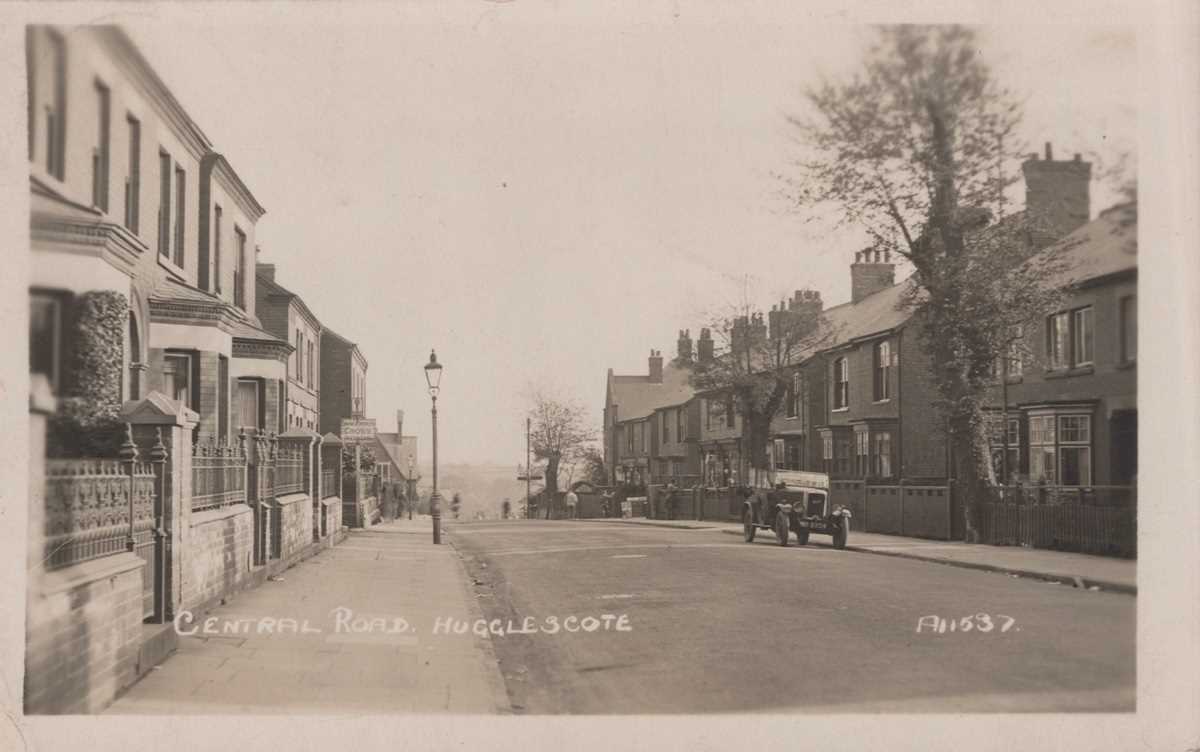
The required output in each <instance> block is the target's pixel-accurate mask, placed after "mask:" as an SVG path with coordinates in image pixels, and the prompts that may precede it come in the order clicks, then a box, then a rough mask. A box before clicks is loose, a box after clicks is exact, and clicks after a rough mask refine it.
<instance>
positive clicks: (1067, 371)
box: [1045, 365, 1096, 379]
mask: <svg viewBox="0 0 1200 752" xmlns="http://www.w3.org/2000/svg"><path fill="white" fill-rule="evenodd" d="M1095 372H1096V368H1095V366H1093V365H1086V366H1077V367H1075V368H1056V369H1054V370H1052V371H1051V370H1048V371H1046V375H1045V377H1046V378H1047V379H1066V378H1070V377H1072V376H1088V375H1090V374H1093V373H1095Z"/></svg>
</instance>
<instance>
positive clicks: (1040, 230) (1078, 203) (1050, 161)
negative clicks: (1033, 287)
mask: <svg viewBox="0 0 1200 752" xmlns="http://www.w3.org/2000/svg"><path fill="white" fill-rule="evenodd" d="M1021 172H1022V173H1023V174H1024V175H1025V212H1026V214H1027V218H1028V220H1029V222H1030V224H1031V225H1032V226H1033V227H1034V228H1035V232H1034V248H1035V249H1038V248H1042V247H1045V246H1047V245H1049V244H1050V243H1053V242H1054V241H1056V240H1059V239H1061V238H1062V237H1064V236H1066V235H1067V234H1069V233H1070V232H1071V231H1072V230H1075V229H1076V228H1078V227H1080V226H1081V225H1083V224H1085V223H1086V222H1087V221H1088V220H1089V219H1090V218H1091V197H1090V195H1089V189H1090V184H1091V181H1092V164H1091V163H1090V162H1084V161H1083V158H1082V155H1080V154H1075V155H1074V157H1073V158H1072V159H1070V160H1066V159H1064V160H1059V161H1057V162H1056V161H1054V151H1053V150H1052V149H1051V147H1050V143H1049V142H1047V143H1046V158H1045V159H1038V155H1037V154H1036V153H1034V154H1030V155H1029V159H1027V160H1025V162H1024V163H1022V164H1021Z"/></svg>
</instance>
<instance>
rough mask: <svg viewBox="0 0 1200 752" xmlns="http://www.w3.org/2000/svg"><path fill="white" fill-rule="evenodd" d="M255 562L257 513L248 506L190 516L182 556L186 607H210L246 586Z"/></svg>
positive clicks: (237, 506) (238, 505)
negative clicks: (255, 517)
mask: <svg viewBox="0 0 1200 752" xmlns="http://www.w3.org/2000/svg"><path fill="white" fill-rule="evenodd" d="M253 562H254V513H253V511H252V510H251V509H250V507H248V506H246V505H245V504H235V505H233V506H231V507H226V508H224V509H218V510H213V511H210V512H199V513H197V514H193V515H192V517H191V528H190V530H189V535H188V540H187V546H186V548H185V549H184V553H183V572H182V575H183V603H184V607H185V608H189V609H192V608H196V607H198V606H204V605H208V604H210V603H212V602H214V601H216V600H217V599H219V598H221V597H223V596H225V595H229V594H230V593H233V592H234V591H236V590H238V589H240V588H241V587H244V586H245V585H246V584H247V583H248V581H249V579H250V576H251V566H252V564H253Z"/></svg>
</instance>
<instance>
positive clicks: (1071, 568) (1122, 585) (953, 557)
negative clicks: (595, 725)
mask: <svg viewBox="0 0 1200 752" xmlns="http://www.w3.org/2000/svg"><path fill="white" fill-rule="evenodd" d="M578 521H579V522H583V521H585V520H578ZM586 521H587V522H596V523H601V524H608V523H616V524H629V525H648V526H652V527H673V528H679V529H685V530H697V529H707V530H719V531H721V532H723V533H727V534H731V535H738V536H740V535H742V525H741V523H738V522H707V521H695V520H647V519H628V520H618V519H611V520H610V519H592V520H586ZM758 535H760V536H765V537H766V538H767V539H770V540H775V538H774V536H773V535H772V534H771V533H770V532H767V531H759V533H758ZM792 545H795V540H793V541H792ZM809 545H816V546H829V545H831V543H830V539H829V538H828V537H826V536H822V535H812V536H811V537H810V538H809ZM846 548H847V549H849V550H851V551H860V552H864V553H873V554H883V555H886V556H899V557H901V558H906V559H917V560H920V561H928V562H935V563H938V564H947V565H950V566H956V567H966V568H968V569H979V570H984V571H990V572H1001V573H1004V574H1011V575H1017V576H1020V577H1033V578H1035V579H1040V580H1047V581H1052V582H1061V583H1064V584H1067V585H1071V586H1074V587H1080V588H1098V589H1100V590H1111V591H1114V592H1118V593H1127V594H1130V595H1136V594H1137V561H1136V560H1131V559H1116V558H1111V557H1105V556H1091V555H1089V554H1077V553H1071V552H1067V551H1050V550H1045V549H1038V548H1023V547H1020V546H989V545H983V544H971V543H961V542H957V541H937V540H928V539H924V538H908V537H904V536H899V535H879V534H876V533H863V532H858V531H855V530H851V531H850V538H849V541H848V543H847V544H846Z"/></svg>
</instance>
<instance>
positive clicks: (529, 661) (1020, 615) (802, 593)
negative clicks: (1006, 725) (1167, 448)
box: [448, 520, 1137, 714]
mask: <svg viewBox="0 0 1200 752" xmlns="http://www.w3.org/2000/svg"><path fill="white" fill-rule="evenodd" d="M688 524H689V527H687V528H681V527H674V526H669V523H661V522H655V524H601V523H596V522H590V521H584V520H577V521H576V520H565V521H526V520H517V521H503V522H501V521H495V522H470V523H461V522H460V523H452V524H450V525H449V526H448V541H449V542H450V543H451V544H452V545H453V546H454V547H455V548H456V549H458V550H459V551H460V552H461V553H462V556H463V559H464V562H465V564H466V567H467V571H468V573H469V574H470V577H471V581H472V588H473V590H474V591H475V594H476V597H477V600H478V602H479V603H480V604H481V607H482V608H483V611H484V614H485V615H486V617H487V618H488V619H489V620H493V621H492V623H496V624H503V625H508V626H511V625H517V627H518V629H517V630H516V631H513V630H511V629H508V626H506V627H505V628H504V629H502V630H501V634H497V635H494V636H492V637H491V640H492V644H493V647H494V651H495V655H496V657H497V659H498V661H499V667H500V670H501V673H502V675H503V679H504V682H505V685H506V688H507V691H508V696H509V700H510V707H511V709H512V712H514V713H519V714H564V713H565V714H645V713H651V714H663V713H762V712H767V713H779V712H788V713H834V712H858V713H862V712H909V713H924V712H937V713H948V712H954V713H960V712H961V713H971V712H1132V711H1134V710H1136V681H1135V679H1136V665H1135V664H1136V611H1137V601H1136V599H1135V598H1130V597H1129V596H1127V595H1125V594H1122V593H1113V592H1103V591H1092V590H1087V589H1079V588H1075V587H1062V586H1054V585H1052V584H1049V583H1048V582H1045V581H1041V580H1036V579H1029V578H1023V577H1005V576H998V575H995V574H990V573H987V572H980V571H974V570H972V569H969V568H963V567H953V566H941V565H938V564H934V563H930V562H928V561H921V560H915V559H911V558H904V557H896V556H888V557H885V556H878V555H873V554H875V553H878V552H876V551H872V552H870V553H867V552H864V551H856V550H845V551H839V550H835V549H833V548H831V547H828V546H819V545H809V546H804V547H799V546H795V545H792V546H790V547H788V548H784V547H781V546H779V545H777V544H776V543H775V540H774V537H773V536H772V535H770V534H767V535H763V536H761V537H759V538H758V539H757V540H756V541H755V542H754V543H751V544H747V543H745V542H743V541H742V540H740V539H735V538H733V537H732V536H728V535H723V534H721V533H720V532H719V530H720V528H713V527H708V528H697V527H695V523H688ZM714 531H717V532H714ZM892 545H896V544H895V543H893V544H892ZM589 617H590V621H589ZM568 619H570V621H568ZM568 624H570V625H572V626H573V627H574V628H571V627H569V626H567V625H568ZM621 624H624V627H625V628H624V629H621V628H620V625H621ZM524 625H532V626H533V629H532V630H529V631H528V632H526V631H525V630H522V629H520V628H521V627H522V626H524ZM589 627H590V628H589Z"/></svg>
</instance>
